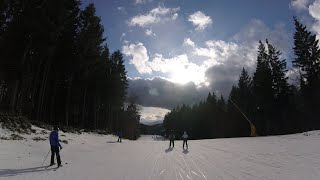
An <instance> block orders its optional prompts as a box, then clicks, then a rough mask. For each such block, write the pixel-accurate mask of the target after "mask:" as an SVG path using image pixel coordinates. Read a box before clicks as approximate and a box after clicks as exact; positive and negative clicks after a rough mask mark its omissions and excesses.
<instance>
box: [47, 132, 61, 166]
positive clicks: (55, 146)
mask: <svg viewBox="0 0 320 180" xmlns="http://www.w3.org/2000/svg"><path fill="white" fill-rule="evenodd" d="M58 131H59V129H58V127H56V126H55V127H54V128H53V131H52V132H51V133H50V146H51V163H50V166H52V165H54V155H56V156H57V163H58V167H60V166H61V159H60V154H59V150H61V149H62V146H61V144H60V143H59V134H58ZM59 148H60V149H59Z"/></svg>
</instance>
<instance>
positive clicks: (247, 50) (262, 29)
mask: <svg viewBox="0 0 320 180" xmlns="http://www.w3.org/2000/svg"><path fill="white" fill-rule="evenodd" d="M285 29H286V28H285V26H284V25H282V24H278V25H275V27H274V28H273V29H270V28H268V27H267V26H266V25H265V24H264V23H263V22H262V21H260V20H252V21H251V22H250V23H249V24H248V25H247V26H245V27H244V28H243V29H242V30H241V31H240V32H238V33H237V34H235V35H234V37H232V38H231V39H230V41H223V40H207V41H206V42H205V46H202V47H201V46H199V45H197V46H194V48H193V55H194V56H200V57H204V58H206V59H205V60H204V61H203V63H202V65H201V66H202V67H203V69H205V77H206V80H207V81H208V82H209V83H210V86H209V87H210V88H211V89H213V90H214V91H215V92H217V93H218V94H220V93H221V94H223V95H225V96H228V95H229V92H230V89H231V87H232V85H233V84H235V83H236V82H237V81H238V78H239V74H240V72H241V69H242V68H243V67H244V68H246V69H247V70H248V71H249V73H251V74H252V73H253V72H254V70H255V66H256V57H257V46H258V42H259V40H264V39H269V42H270V43H272V44H273V45H274V46H275V47H276V48H278V49H279V50H281V51H282V52H284V53H283V57H284V58H285V57H289V55H288V52H289V50H290V46H291V45H290V41H291V40H290V36H289V35H288V34H289V33H288V32H287V31H286V30H285ZM288 42H289V43H288Z"/></svg>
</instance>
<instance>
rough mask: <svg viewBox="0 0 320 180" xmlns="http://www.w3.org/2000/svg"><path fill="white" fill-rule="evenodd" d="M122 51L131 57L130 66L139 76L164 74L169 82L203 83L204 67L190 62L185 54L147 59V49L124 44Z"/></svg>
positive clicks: (156, 55)
mask: <svg viewBox="0 0 320 180" xmlns="http://www.w3.org/2000/svg"><path fill="white" fill-rule="evenodd" d="M122 49H123V50H122V51H123V53H124V54H125V55H126V56H129V57H132V59H131V60H130V64H133V65H134V66H135V68H136V69H137V71H138V72H139V73H140V74H145V73H148V74H150V73H152V72H160V73H164V74H166V75H167V76H168V77H167V78H168V79H169V80H170V81H172V82H176V83H180V84H185V83H188V82H190V81H191V82H194V83H196V84H197V85H200V84H202V83H205V80H206V79H205V69H204V67H202V66H199V65H197V64H195V63H192V62H190V60H189V58H188V56H187V55H186V54H180V55H176V56H174V57H172V58H165V57H164V56H163V55H162V54H159V53H156V54H154V56H153V58H152V59H149V56H148V52H147V49H146V47H145V46H144V45H143V44H142V43H138V44H126V45H124V46H123V48H122Z"/></svg>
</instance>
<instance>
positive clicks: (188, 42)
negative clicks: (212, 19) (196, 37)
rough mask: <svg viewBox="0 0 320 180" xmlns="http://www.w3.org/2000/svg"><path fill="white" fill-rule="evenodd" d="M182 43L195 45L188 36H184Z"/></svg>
mask: <svg viewBox="0 0 320 180" xmlns="http://www.w3.org/2000/svg"><path fill="white" fill-rule="evenodd" d="M183 45H185V46H191V47H195V45H194V42H193V41H192V40H191V39H190V38H185V39H184V41H183Z"/></svg>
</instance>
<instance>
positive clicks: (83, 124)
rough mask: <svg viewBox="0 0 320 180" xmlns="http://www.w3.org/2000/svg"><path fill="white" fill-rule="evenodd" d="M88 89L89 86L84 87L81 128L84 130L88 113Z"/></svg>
mask: <svg viewBox="0 0 320 180" xmlns="http://www.w3.org/2000/svg"><path fill="white" fill-rule="evenodd" d="M87 89H88V86H87V85H85V87H84V93H83V102H82V103H83V104H82V117H81V120H82V121H81V126H82V128H84V126H85V113H86V98H87Z"/></svg>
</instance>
